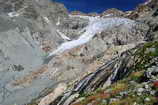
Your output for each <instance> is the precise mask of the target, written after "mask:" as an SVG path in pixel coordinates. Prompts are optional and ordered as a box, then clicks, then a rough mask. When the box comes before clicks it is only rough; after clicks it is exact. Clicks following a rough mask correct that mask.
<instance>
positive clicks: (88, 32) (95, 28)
mask: <svg viewBox="0 0 158 105" xmlns="http://www.w3.org/2000/svg"><path fill="white" fill-rule="evenodd" d="M79 17H81V18H86V19H88V20H89V25H88V26H87V27H86V28H85V32H84V33H83V34H82V35H81V36H80V37H79V38H78V39H77V40H72V41H69V42H65V43H63V44H61V45H60V46H59V47H58V48H57V49H56V50H55V51H53V52H51V53H50V54H49V55H48V58H49V57H52V56H54V55H58V54H61V53H63V52H64V51H66V50H70V49H72V48H75V47H77V46H80V45H83V44H85V43H87V42H89V41H90V40H91V39H92V38H93V37H94V36H95V35H96V34H97V33H100V32H102V31H105V30H107V29H111V28H113V27H116V26H120V25H123V26H124V27H126V28H129V29H132V27H133V26H134V25H135V24H136V22H135V21H133V20H130V19H127V18H118V17H114V18H99V17H90V16H79Z"/></svg>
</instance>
